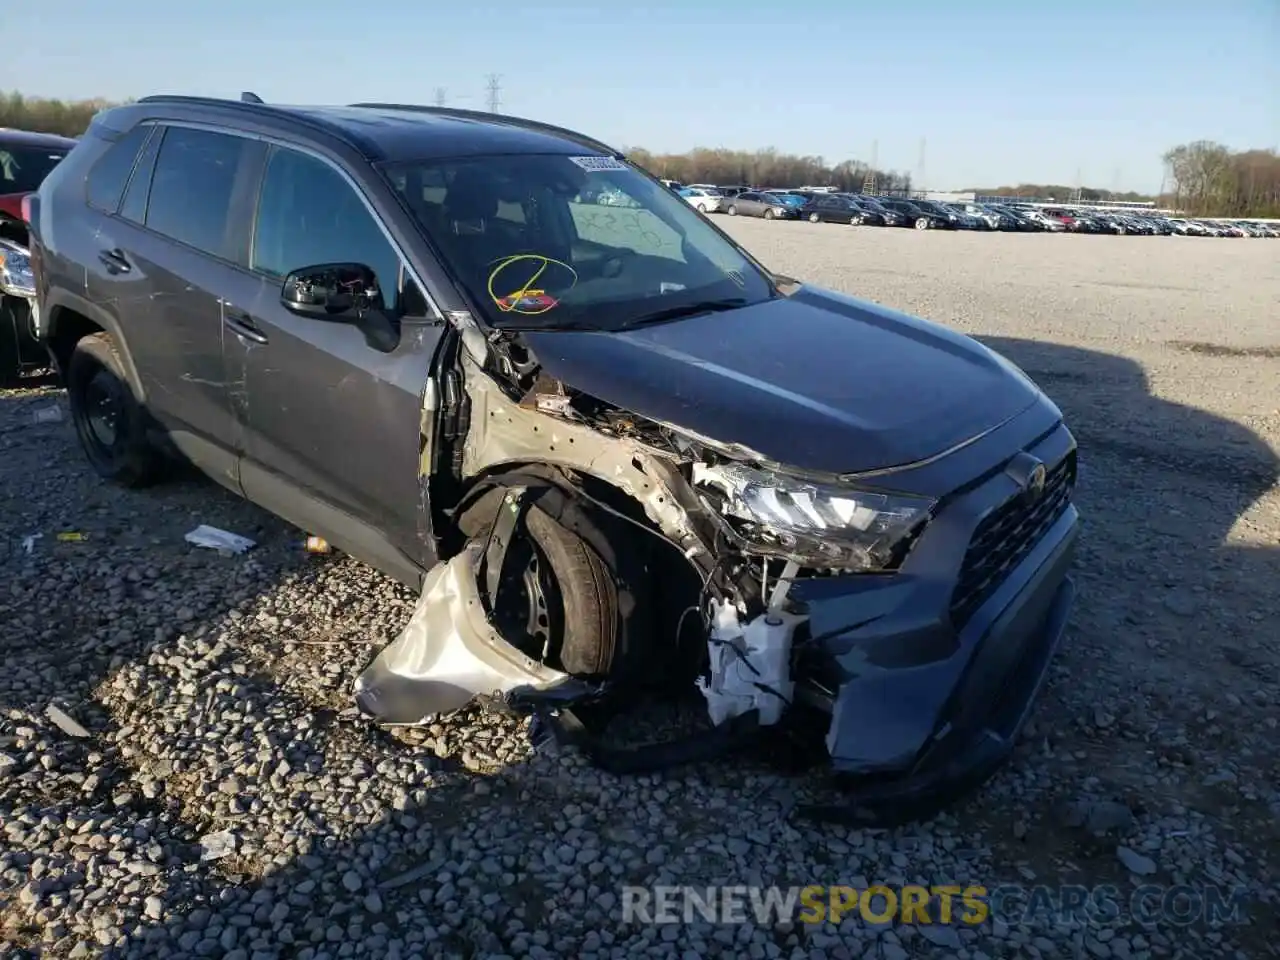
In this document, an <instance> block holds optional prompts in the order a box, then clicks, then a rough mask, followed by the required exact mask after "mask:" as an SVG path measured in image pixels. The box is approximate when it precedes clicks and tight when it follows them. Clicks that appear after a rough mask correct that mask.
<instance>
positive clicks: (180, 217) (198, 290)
mask: <svg viewBox="0 0 1280 960" xmlns="http://www.w3.org/2000/svg"><path fill="white" fill-rule="evenodd" d="M265 149H266V148H265V146H264V145H263V144H262V143H261V142H259V141H257V140H251V139H246V138H243V137H240V136H237V135H235V134H232V133H229V132H225V131H221V130H213V129H208V128H203V127H194V126H183V125H164V126H160V127H158V128H157V129H156V130H155V132H154V133H153V134H152V135H151V136H150V137H149V138H148V139H147V141H146V143H145V144H144V147H143V149H142V151H141V153H140V155H139V158H138V162H137V164H136V165H135V167H134V170H133V173H132V176H131V178H130V182H129V186H128V188H127V190H126V192H125V195H124V198H123V200H122V202H121V203H120V206H119V208H118V210H117V211H116V212H115V214H114V215H112V216H109V217H105V218H103V220H102V223H101V226H100V229H99V230H98V235H97V237H96V246H97V255H96V257H95V258H94V259H93V260H91V261H90V264H89V274H90V277H89V291H90V294H91V296H93V297H94V298H95V299H96V300H97V301H98V303H99V304H100V305H102V306H108V305H109V304H110V303H111V302H112V301H113V300H114V302H115V303H116V304H118V309H119V311H120V320H121V329H122V330H123V332H124V339H125V346H126V348H127V350H128V352H129V355H130V357H131V358H132V359H133V363H134V365H135V367H136V369H137V373H138V378H139V382H140V384H141V387H142V391H143V399H144V401H145V403H146V406H147V409H148V411H149V412H150V413H151V415H152V416H153V417H154V418H155V419H156V420H158V421H159V422H160V424H161V425H162V426H163V427H164V428H165V429H166V432H167V433H168V436H169V439H170V440H171V441H172V442H173V444H174V445H175V446H176V447H177V448H178V450H179V451H181V452H182V453H183V454H184V455H185V456H186V457H188V458H189V459H190V460H191V461H192V462H193V463H195V464H196V466H198V467H199V468H200V469H202V470H203V471H204V472H206V473H208V474H209V475H210V476H212V477H213V478H214V479H215V480H217V481H218V482H219V483H222V484H224V485H226V486H229V487H231V488H232V489H235V490H239V481H238V476H237V470H236V460H237V456H238V450H237V448H236V431H235V428H234V421H233V418H232V415H231V402H230V395H229V388H228V384H227V379H226V373H225V368H224V365H223V357H222V305H221V300H220V291H221V290H223V289H224V288H225V287H226V286H227V285H228V284H229V283H230V282H231V281H232V280H233V279H234V278H235V277H236V275H237V274H238V273H239V271H240V270H242V269H243V266H242V264H244V263H245V261H246V259H247V244H248V233H249V231H248V224H249V215H250V212H251V210H252V206H251V201H252V194H251V190H252V187H253V185H254V184H255V183H256V179H257V176H258V173H259V169H260V165H261V158H262V155H263V154H264V153H265Z"/></svg>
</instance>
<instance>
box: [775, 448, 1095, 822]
mask: <svg viewBox="0 0 1280 960" xmlns="http://www.w3.org/2000/svg"><path fill="white" fill-rule="evenodd" d="M1025 450H1026V452H1027V453H1030V454H1031V455H1033V456H1035V457H1036V458H1038V459H1039V460H1041V461H1042V462H1043V463H1044V464H1046V465H1048V466H1049V472H1050V475H1051V476H1053V475H1054V470H1055V468H1057V469H1058V470H1059V471H1060V475H1061V476H1063V477H1064V478H1065V479H1064V480H1063V483H1064V484H1065V488H1064V489H1065V493H1060V494H1053V496H1054V497H1055V499H1054V501H1053V502H1049V500H1048V498H1049V497H1050V496H1051V495H1050V494H1049V493H1046V494H1045V501H1044V503H1043V504H1041V506H1040V507H1036V508H1034V509H1033V508H1031V507H1028V508H1027V510H1028V512H1027V514H1026V517H1027V519H1026V521H1025V522H1026V524H1027V526H1026V528H1025V530H1024V536H1023V541H1021V542H1022V546H1021V548H1020V549H1019V550H1018V551H1017V552H1016V553H1014V554H1011V555H1009V556H1007V557H1003V558H1002V562H1001V563H1000V564H999V565H998V566H997V567H996V568H995V569H994V570H993V571H991V573H990V574H989V575H987V576H986V579H985V580H984V581H982V582H983V583H985V584H986V587H985V589H984V590H983V591H981V593H980V594H979V595H978V597H979V598H978V599H977V600H974V599H973V597H972V595H969V594H966V595H968V596H969V597H970V602H968V603H965V604H961V605H959V606H957V602H956V597H957V585H958V584H961V583H965V582H971V581H966V579H965V576H964V575H962V572H963V571H972V569H973V567H972V562H971V561H972V557H973V556H975V554H971V553H970V543H971V541H974V542H975V543H976V544H981V543H984V542H988V541H987V540H986V539H985V538H987V537H989V536H990V534H989V533H983V531H990V530H992V529H997V530H999V529H1001V527H999V526H998V525H997V526H996V527H994V528H993V527H992V526H991V523H992V518H996V517H1014V518H1015V521H1010V522H1012V523H1015V526H1012V527H1009V529H1011V530H1014V531H1015V532H1016V530H1017V529H1018V528H1017V526H1016V524H1021V523H1023V521H1021V520H1016V517H1017V516H1018V514H1016V513H1010V512H1009V506H1010V504H1016V503H1018V501H1017V500H1016V497H1017V496H1018V491H1019V487H1018V485H1017V484H1016V483H1015V482H1014V480H1013V479H1012V478H1011V477H1010V476H1009V475H1007V474H1006V473H1004V472H996V473H995V474H994V475H993V476H991V477H989V478H988V479H987V480H986V481H985V482H983V483H981V484H980V485H978V486H977V487H975V488H973V489H971V490H969V491H968V492H966V493H964V494H963V495H961V496H959V497H956V498H955V499H953V500H951V501H950V502H949V503H947V504H946V506H945V507H944V508H943V509H941V510H940V511H939V513H938V515H937V517H936V518H935V519H934V520H933V521H932V522H931V523H930V525H929V527H928V528H926V530H925V532H924V533H923V534H922V536H921V537H920V540H919V541H918V542H917V544H916V545H915V547H914V549H913V550H912V552H911V554H910V555H909V556H908V557H907V560H906V561H905V562H904V564H903V566H902V568H901V570H900V571H899V572H898V573H896V574H893V575H891V576H885V577H873V576H864V577H842V578H819V579H812V580H805V581H798V582H797V583H796V584H795V585H794V586H793V587H792V592H791V596H792V598H793V599H795V600H798V601H800V602H801V603H804V604H805V605H806V606H807V608H808V612H809V616H810V630H811V636H813V637H816V638H821V639H820V641H818V642H811V643H809V644H807V645H802V646H801V647H800V654H799V655H800V658H801V659H800V662H799V663H797V669H796V675H797V679H798V680H799V681H800V682H801V683H800V686H799V687H798V688H797V699H798V700H800V701H801V702H804V703H806V704H808V705H810V706H812V707H817V708H819V710H821V711H822V712H823V713H829V714H830V723H829V727H828V731H827V749H828V752H829V754H830V757H831V761H830V762H831V766H832V769H833V771H834V772H835V773H836V774H837V775H838V776H839V778H840V779H842V780H845V781H848V784H847V785H849V786H851V787H852V789H853V794H854V798H855V800H856V803H857V805H859V807H860V808H862V809H864V810H865V809H872V808H887V809H889V810H890V811H891V815H901V816H905V817H912V816H916V815H919V814H917V813H912V812H909V811H911V810H913V809H915V808H918V807H919V805H921V804H923V805H925V806H926V807H933V806H936V805H943V804H946V803H949V802H951V800H952V799H954V798H955V797H956V796H958V795H959V794H962V793H964V792H965V791H967V790H968V789H971V788H972V787H974V786H977V785H978V784H980V783H982V782H983V781H984V780H986V779H987V778H988V777H989V776H990V775H991V774H992V773H993V772H994V771H995V769H996V768H997V767H998V766H999V765H1000V764H1001V763H1002V762H1003V761H1004V759H1006V758H1007V756H1008V755H1009V753H1010V752H1011V751H1012V749H1013V746H1014V743H1015V741H1016V738H1017V735H1018V733H1019V731H1020V730H1021V729H1022V727H1023V725H1024V724H1025V722H1026V720H1027V717H1028V715H1029V714H1030V712H1031V709H1032V706H1033V704H1034V702H1035V699H1036V697H1037V695H1038V694H1039V691H1040V689H1041V687H1042V686H1043V684H1044V681H1045V678H1046V677H1047V675H1048V670H1049V665H1050V663H1051V661H1052V659H1053V656H1054V654H1055V653H1056V651H1057V649H1058V647H1059V645H1060V643H1061V641H1062V637H1063V634H1064V631H1065V628H1066V623H1067V619H1068V616H1069V614H1070V611H1071V607H1072V605H1073V601H1074V596H1075V589H1074V586H1073V584H1072V581H1071V579H1070V577H1069V576H1068V570H1069V568H1070V565H1071V563H1072V560H1073V557H1074V553H1075V546H1076V540H1077V537H1078V531H1079V525H1080V521H1079V515H1078V514H1077V512H1076V509H1075V507H1074V505H1073V504H1072V503H1071V500H1070V494H1071V489H1072V487H1073V486H1074V479H1075V441H1074V439H1073V438H1072V437H1071V434H1070V432H1069V431H1068V430H1067V429H1066V427H1064V426H1061V425H1059V426H1058V427H1057V428H1056V429H1054V430H1053V431H1051V432H1050V433H1049V434H1048V435H1047V436H1045V437H1043V438H1041V439H1039V440H1037V441H1034V442H1033V443H1032V444H1030V445H1028V446H1027V447H1026V448H1025ZM1019 509H1022V507H1021V505H1019ZM1036 509H1040V510H1041V513H1040V514H1039V515H1037V514H1036V513H1035V510H1036ZM1000 522H1001V523H1004V521H1000ZM975 534H978V537H977V539H976V540H975ZM967 555H968V556H969V557H970V558H971V560H970V564H969V565H966V556H967ZM831 812H832V811H828V813H831ZM845 812H847V810H846V811H845ZM877 817H878V818H881V819H882V818H883V811H881V813H879V814H877Z"/></svg>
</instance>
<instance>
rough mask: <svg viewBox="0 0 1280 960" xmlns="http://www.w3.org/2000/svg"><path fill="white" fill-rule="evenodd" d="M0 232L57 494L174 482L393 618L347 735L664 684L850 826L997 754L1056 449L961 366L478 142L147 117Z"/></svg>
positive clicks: (505, 142) (1037, 603)
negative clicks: (400, 618) (14, 236)
mask: <svg viewBox="0 0 1280 960" xmlns="http://www.w3.org/2000/svg"><path fill="white" fill-rule="evenodd" d="M30 227H31V237H32V259H33V270H34V273H35V277H36V286H37V292H38V310H37V316H38V318H39V321H38V323H39V333H40V336H41V337H42V338H43V341H44V343H45V344H46V346H47V348H48V350H49V352H50V353H51V355H52V358H53V360H54V362H55V364H56V366H57V369H58V370H59V371H60V374H61V376H62V378H63V380H64V382H65V384H66V387H67V390H68V394H69V398H70V404H71V409H72V412H73V420H74V424H75V428H76V430H77V432H78V435H79V438H80V440H81V442H82V444H83V447H84V450H85V452H86V454H87V456H88V458H89V461H90V462H91V463H92V465H93V467H94V468H95V469H96V470H97V471H98V473H100V474H101V475H102V476H103V477H104V478H107V479H109V480H112V481H115V482H118V483H121V484H124V485H127V486H136V485H141V484H144V483H148V482H151V481H153V480H155V479H156V478H157V477H158V476H160V475H161V473H162V469H163V465H164V463H165V462H166V459H167V458H168V457H171V456H174V455H176V456H179V457H181V458H183V459H185V460H187V461H190V462H191V463H193V464H195V465H196V466H197V467H198V468H199V469H201V470H202V471H204V472H205V473H207V474H208V475H209V476H210V477H212V478H213V479H215V480H216V481H218V482H219V483H220V484H222V485H224V486H225V487H228V488H229V489H231V490H233V491H235V492H237V493H239V494H241V495H242V496H244V497H246V498H248V499H249V500H251V501H253V502H254V503H256V504H259V505H261V506H262V507H264V508H265V509H267V510H269V511H271V512H273V513H275V514H278V515H279V516H281V517H283V518H284V519H286V520H288V521H289V522H291V523H293V524H295V525H297V526H298V527H300V528H303V529H305V530H307V531H310V532H312V533H315V534H318V535H320V536H323V537H324V538H326V539H328V540H329V541H330V542H332V543H333V544H334V545H335V546H337V547H339V548H340V549H342V550H344V551H346V552H348V553H350V554H351V555H353V556H355V557H358V558H360V559H362V560H364V561H366V562H367V563H369V564H371V565H372V566H374V567H376V568H378V569H380V570H382V571H385V572H386V573H387V574H389V575H391V576H393V577H395V578H397V579H399V580H401V581H403V582H404V583H407V584H410V585H412V586H413V587H415V588H418V589H421V591H422V595H421V600H420V602H419V605H418V607H417V609H416V611H415V613H414V615H413V618H412V620H411V622H410V623H409V625H408V626H407V627H406V629H405V631H404V633H403V634H402V635H401V636H400V637H399V639H397V640H396V641H395V642H393V643H392V644H391V645H390V646H388V647H387V648H386V649H385V650H384V651H383V652H382V654H381V655H380V656H379V657H378V658H377V659H376V660H375V661H374V662H373V663H372V664H371V665H370V667H369V668H368V670H367V671H366V672H365V673H364V675H363V676H361V678H360V679H359V681H358V683H357V686H356V691H357V700H358V702H359V703H360V704H361V706H362V707H363V708H364V709H365V711H366V712H367V713H369V714H371V715H372V716H375V717H377V718H379V719H381V720H384V721H388V722H400V723H405V722H418V721H420V720H422V719H423V718H425V717H427V716H431V715H435V714H439V713H441V712H445V711H449V710H453V709H456V708H458V707H460V706H462V705H464V704H465V703H466V702H467V701H469V700H470V699H472V698H473V697H475V696H477V695H487V694H493V693H501V694H505V695H512V694H513V693H515V692H517V691H524V692H525V693H526V694H527V693H528V692H530V691H534V692H537V691H553V690H556V689H559V690H561V691H562V694H561V700H560V706H565V705H566V704H571V703H572V702H573V699H574V696H576V695H579V694H580V695H581V696H583V697H586V696H588V695H598V694H599V692H600V691H601V690H603V689H606V688H625V687H627V686H641V685H644V684H646V683H652V682H654V681H655V680H665V681H667V682H671V681H672V680H674V681H675V682H677V683H678V684H680V685H681V686H682V687H684V688H685V689H688V690H690V691H692V690H693V688H694V687H695V686H696V688H697V689H698V690H700V691H701V694H702V696H703V697H705V700H706V706H707V710H708V714H709V717H710V720H711V721H712V722H713V723H714V724H715V725H717V726H718V727H721V728H727V727H733V726H735V725H736V726H738V727H742V726H746V727H750V726H752V725H754V726H755V727H756V728H757V730H759V729H760V728H765V727H769V728H774V729H784V728H787V729H792V730H795V731H803V732H805V735H807V736H809V737H810V738H811V742H813V743H815V744H816V745H817V747H818V749H819V751H821V752H822V753H823V755H824V757H825V759H826V760H827V762H829V764H830V765H831V768H832V769H833V770H834V771H836V772H838V773H840V774H850V775H858V782H860V783H863V784H866V785H867V786H864V787H863V788H861V792H860V793H859V796H860V797H861V798H862V799H863V800H864V801H868V802H871V801H874V800H875V799H877V798H878V800H879V801H880V802H883V803H886V804H889V805H893V804H897V803H899V802H902V801H903V800H905V799H910V798H918V797H923V796H945V795H947V794H948V793H949V792H953V791H954V790H955V789H956V788H957V786H958V785H960V784H962V783H963V784H972V783H976V782H979V781H981V780H982V779H983V778H985V777H986V776H987V775H989V774H990V772H991V771H992V770H994V769H995V767H996V766H997V765H998V764H999V762H1000V761H1001V760H1002V759H1003V758H1004V757H1006V756H1007V754H1008V752H1009V750H1010V749H1011V745H1012V743H1013V740H1014V737H1015V735H1016V733H1017V731H1018V729H1019V727H1020V726H1021V725H1022V723H1023V721H1024V720H1025V718H1026V716H1027V714H1028V712H1029V709H1030V707H1031V704H1032V701H1033V700H1034V698H1035V696H1036V693H1037V691H1038V690H1039V688H1040V686H1041V684H1042V682H1043V680H1044V678H1045V676H1046V673H1047V670H1048V664H1049V661H1050V659H1051V658H1052V656H1053V654H1054V651H1055V649H1056V648H1057V646H1058V644H1059V642H1060V640H1061V637H1062V635H1063V632H1064V628H1065V623H1066V620H1067V616H1068V612H1069V609H1070V607H1071V604H1072V600H1073V587H1072V585H1071V580H1070V578H1069V577H1068V567H1069V565H1070V563H1071V559H1072V554H1073V549H1074V545H1075V541H1076V536H1077V529H1078V524H1079V521H1078V517H1077V513H1076V510H1075V507H1074V506H1073V504H1072V491H1073V487H1074V485H1075V479H1076V445H1075V441H1074V440H1073V438H1072V435H1071V433H1070V432H1069V431H1068V429H1067V428H1066V426H1065V425H1064V424H1063V421H1062V416H1061V414H1060V412H1059V410H1058V409H1057V407H1056V406H1055V405H1054V404H1053V403H1052V402H1051V401H1050V400H1049V399H1048V398H1046V397H1045V396H1044V394H1043V393H1041V391H1040V390H1039V389H1038V388H1037V387H1036V385H1035V384H1034V383H1033V382H1032V381H1031V380H1029V379H1028V378H1027V376H1026V375H1024V374H1023V373H1022V372H1021V371H1020V370H1019V369H1018V368H1017V367H1015V366H1014V365H1013V364H1011V363H1009V362H1008V361H1007V360H1005V359H1003V358H1002V357H1000V356H999V355H997V354H995V353H993V352H992V351H990V350H988V349H986V348H985V347H983V346H981V345H980V344H978V343H977V342H975V341H973V340H970V339H968V338H966V337H963V336H960V335H958V334H955V333H952V332H949V331H947V330H945V329H942V328H940V327H937V326H934V325H932V324H930V323H926V322H924V321H921V320H917V319H914V318H911V317H908V316H905V315H903V314H900V313H896V312H893V311H890V310H887V309H884V308H882V307H879V306H875V305H873V304H869V303H864V302H861V301H858V300H855V299H852V298H849V297H845V296H840V295H838V294H835V293H832V292H829V291H826V290H821V289H817V288H814V287H811V286H808V285H806V284H804V283H801V282H798V281H796V280H792V279H790V278H786V277H782V276H779V275H776V274H774V273H771V272H770V271H769V270H767V269H766V268H764V267H763V266H762V265H761V264H759V263H758V262H756V260H755V259H753V258H752V257H751V255H750V254H748V253H747V252H746V251H745V250H743V249H742V248H741V247H739V246H738V245H737V244H736V243H734V242H733V241H732V240H731V239H729V238H728V237H727V236H726V235H725V234H724V233H722V232H721V231H720V230H719V229H717V228H716V227H715V226H714V225H713V224H712V223H711V222H709V221H708V220H707V219H706V218H705V217H703V216H701V215H700V214H698V213H697V212H696V211H694V210H693V209H692V208H691V207H689V206H688V204H686V203H685V202H684V201H683V200H682V199H681V198H680V197H678V196H676V195H674V194H672V193H671V192H670V191H669V190H667V189H665V188H664V187H663V186H662V184H661V183H659V182H658V181H657V180H655V179H653V178H652V177H650V176H649V175H647V174H646V173H644V172H643V171H641V170H639V169H638V168H636V167H634V166H633V165H631V164H630V163H629V162H627V160H626V159H625V158H624V157H623V156H621V155H620V154H618V153H617V152H616V151H614V150H612V149H610V148H609V147H607V146H605V145H604V144H601V143H599V142H597V141H595V140H592V139H589V138H587V137H584V136H581V135H579V134H576V133H573V132H571V131H568V130H563V129H560V128H556V127H551V126H548V125H545V124H540V123H535V122H531V121H527V120H521V119H515V118H511V117H504V116H499V115H495V114H481V113H473V112H468V111H459V110H449V109H437V108H426V107H418V106H406V105H394V104H359V105H354V106H349V107H286V106H275V105H268V104H265V103H263V102H262V101H261V100H260V99H258V98H257V97H254V96H253V95H250V94H247V95H245V96H244V97H243V98H242V99H241V101H239V102H237V101H229V100H227V101H223V100H213V99H201V98H192V97H174V96H164V97H149V98H146V99H143V100H142V101H139V102H137V103H134V104H130V105H128V106H124V107H119V108H114V109H111V110H108V111H106V112H104V113H102V114H100V115H98V116H97V117H96V118H95V120H94V122H93V124H92V126H91V128H90V129H89V131H88V133H87V134H86V135H85V136H84V137H83V139H82V140H81V141H80V142H79V144H78V145H77V146H76V147H75V148H74V149H73V150H72V151H71V153H70V155H69V156H68V157H67V158H66V160H65V161H63V162H62V163H61V164H60V165H59V166H58V167H57V168H56V169H55V170H54V171H53V173H52V174H51V175H50V176H49V178H48V179H47V180H46V181H45V182H44V184H43V186H42V187H41V188H40V191H39V194H38V195H37V196H36V197H35V198H34V201H33V203H32V204H31V223H30ZM563 691H570V692H563ZM572 691H577V692H578V693H577V694H575V693H573V692H572ZM547 696H548V697H551V694H550V693H548V694H547ZM553 712H554V711H553ZM868 798H871V800H868Z"/></svg>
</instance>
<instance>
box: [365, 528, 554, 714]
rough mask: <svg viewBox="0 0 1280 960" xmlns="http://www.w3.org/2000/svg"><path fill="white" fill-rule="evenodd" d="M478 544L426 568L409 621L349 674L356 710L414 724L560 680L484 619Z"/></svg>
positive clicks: (549, 669)
mask: <svg viewBox="0 0 1280 960" xmlns="http://www.w3.org/2000/svg"><path fill="white" fill-rule="evenodd" d="M483 550H484V544H483V542H480V541H472V542H471V543H469V544H468V545H467V547H466V548H465V549H463V551H462V552H461V553H459V554H458V555H457V556H455V557H454V558H453V559H452V560H450V561H448V562H447V563H440V564H437V565H436V566H435V567H433V568H432V569H431V570H430V571H428V573H427V576H426V579H425V581H424V582H423V586H422V595H421V597H420V598H419V600H418V604H417V606H416V607H415V608H414V611H413V616H412V617H411V618H410V619H409V623H408V625H407V626H405V628H404V630H402V631H401V633H400V635H399V636H398V637H397V638H396V639H395V640H394V641H392V642H391V643H390V644H388V645H387V646H386V647H385V648H383V650H382V651H381V652H380V653H379V654H378V655H377V656H376V657H375V658H374V659H373V661H372V662H371V663H370V664H369V666H368V667H366V668H365V670H364V672H363V673H362V674H360V676H359V677H358V678H357V679H356V683H355V699H356V704H357V706H359V708H360V710H361V711H362V712H363V713H365V714H367V715H368V716H370V717H373V718H374V719H376V720H379V721H381V722H383V723H388V724H399V725H411V724H418V723H422V722H424V721H426V720H428V719H430V718H431V717H433V716H436V715H438V714H443V713H450V712H452V711H454V710H458V709H460V708H461V707H464V706H466V704H467V703H468V702H469V701H470V700H471V699H472V698H473V697H475V696H477V695H480V694H487V693H492V694H506V693H508V692H510V691H511V690H514V689H517V688H519V687H527V686H542V685H548V684H553V683H556V682H558V681H562V680H564V679H565V677H566V675H565V674H563V673H561V672H559V671H558V670H553V669H551V668H550V667H546V666H544V665H542V664H540V663H538V662H537V661H536V660H532V659H530V658H529V657H526V656H524V655H523V654H522V653H521V652H520V651H519V650H517V649H516V648H515V647H513V646H512V645H511V644H509V643H508V642H507V641H506V640H504V639H503V638H502V636H501V635H500V634H499V633H498V631H497V630H496V629H494V627H493V626H492V625H491V624H490V623H489V621H488V619H487V617H486V615H485V609H484V604H483V602H482V601H481V599H480V591H479V586H478V584H477V581H476V571H477V569H478V567H479V563H480V558H481V556H482V555H483Z"/></svg>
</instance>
